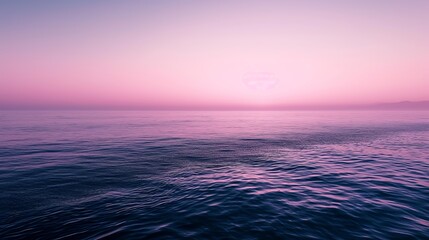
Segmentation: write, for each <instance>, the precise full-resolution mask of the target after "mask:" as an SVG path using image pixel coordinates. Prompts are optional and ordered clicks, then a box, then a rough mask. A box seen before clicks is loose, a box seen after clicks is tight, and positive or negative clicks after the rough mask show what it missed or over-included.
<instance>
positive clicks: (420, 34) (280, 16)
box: [0, 0, 429, 109]
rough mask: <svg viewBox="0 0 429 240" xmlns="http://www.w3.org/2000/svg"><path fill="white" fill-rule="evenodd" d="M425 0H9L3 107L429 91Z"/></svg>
mask: <svg viewBox="0 0 429 240" xmlns="http://www.w3.org/2000/svg"><path fill="white" fill-rule="evenodd" d="M428 26H429V1H427V0H361V1H347V0H342V1H340V0H325V1H324V0H295V1H293V0H289V1H288V0H282V1H280V0H264V1H262V0H260V1H255V0H228V1H226V0H216V1H203V0H195V1H192V0H175V1H173V0H171V1H167V0H152V1H149V0H147V1H131V0H121V1H119V0H117V1H113V0H104V1H101V0H99V1H98V0H87V1H83V0H73V1H72V0H64V1H57V0H50V1H48V0H40V1H33V0H3V1H0V108H70V107H72V108H115V109H122V108H123V109H127V108H142V109H145V108H147V109H164V108H166V109H168V108H172V109H175V108H177V109H182V108H183V109H187V108H189V109H192V108H195V109H197V108H198V109H235V108H237V109H239V108H252V107H255V108H260V109H264V108H266V109H271V108H282V107H288V106H325V105H344V106H347V105H350V106H351V105H356V104H372V103H385V102H399V101H423V100H429V99H428V98H429V97H428V94H427V92H428V89H429V66H428V63H429V44H428V42H429V27H428Z"/></svg>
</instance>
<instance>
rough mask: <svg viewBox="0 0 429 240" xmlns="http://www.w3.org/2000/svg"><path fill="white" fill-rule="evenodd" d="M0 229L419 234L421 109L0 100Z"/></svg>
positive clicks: (422, 207) (65, 235)
mask: <svg viewBox="0 0 429 240" xmlns="http://www.w3.org/2000/svg"><path fill="white" fill-rule="evenodd" d="M0 239H2V240H5V239H32V240H35V239H240V240H244V239H347V240H349V239H429V112H427V111H416V112H413V111H384V112H377V111H369V112H365V111H353V112H347V111H337V112H335V111H332V112H329V111H315V112H312V111H290V112H280V111H278V112H257V111H256V112H240V111H237V112H234V111H229V112H216V111H212V112H201V111H200V112H186V111H176V112H174V111H171V112H169V111H158V112H157V111H153V112H152V111H112V112H107V111H3V112H0Z"/></svg>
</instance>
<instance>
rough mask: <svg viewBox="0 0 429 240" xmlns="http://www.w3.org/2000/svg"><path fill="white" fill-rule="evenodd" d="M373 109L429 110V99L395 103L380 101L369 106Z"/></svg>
mask: <svg viewBox="0 0 429 240" xmlns="http://www.w3.org/2000/svg"><path fill="white" fill-rule="evenodd" d="M369 107H370V108H373V109H386V110H390V109H391V110H408V109H409V110H429V101H418V102H413V101H402V102H394V103H379V104H374V105H372V106H369Z"/></svg>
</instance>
